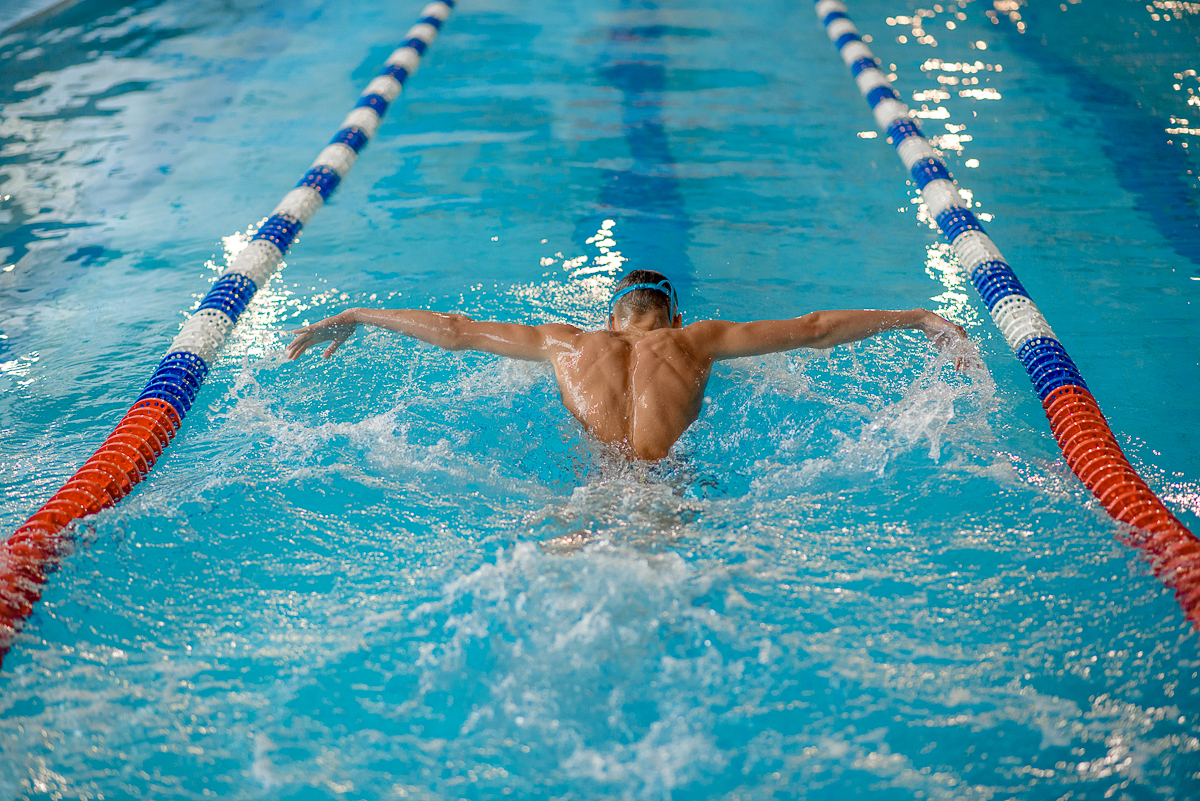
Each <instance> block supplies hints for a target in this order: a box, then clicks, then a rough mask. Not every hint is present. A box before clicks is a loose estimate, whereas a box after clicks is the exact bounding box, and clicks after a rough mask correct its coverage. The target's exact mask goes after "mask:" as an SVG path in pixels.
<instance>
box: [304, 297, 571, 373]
mask: <svg viewBox="0 0 1200 801" xmlns="http://www.w3.org/2000/svg"><path fill="white" fill-rule="evenodd" d="M360 325H370V326H375V327H377V328H384V329H387V330H388V331H395V332H396V333H398V334H403V335H405V336H410V337H413V338H414V339H419V340H421V341H422V342H428V343H429V344H431V345H436V346H437V347H439V348H444V349H445V350H478V351H484V352H485V353H495V354H497V355H500V356H507V357H509V358H512V359H527V360H532V361H544V360H547V359H550V358H552V357H553V356H554V354H555V353H556V352H558V350H559V348H560V346H562V345H564V344H565V342H566V340H568V339H570V338H571V337H572V336H573V335H575V334H578V333H579V329H577V328H575V327H574V326H569V325H522V324H520V323H492V322H481V321H478V320H472V319H471V318H470V317H467V316H465V315H462V314H444V313H442V312H435V311H426V310H424V309H361V308H360V309H347V310H346V311H344V312H342V313H341V314H336V315H334V316H333V317H327V318H326V319H324V320H321V321H320V322H318V323H313V324H312V325H307V326H304V327H303V328H298V329H296V330H295V331H294V332H293V333H295V334H296V335H297V336H296V338H295V339H294V340H293V341H292V343H291V344H290V345H288V348H287V357H288V358H289V359H295V358H296V357H298V356H299V355H300V354H302V353H304V351H306V350H308V349H309V348H310V347H312V346H313V345H316V344H318V343H320V342H330V343H331V344H330V345H329V347H327V348H326V349H325V353H324V354H323V355H324V357H325V358H326V359H328V358H330V357H331V356H333V354H334V352H335V351H337V349H338V348H339V347H341V345H342V344H343V343H344V342H345V341H346V340H348V339H349V338H350V337H351V336H352V335H353V334H354V332H355V330H356V329H357V328H358V326H360Z"/></svg>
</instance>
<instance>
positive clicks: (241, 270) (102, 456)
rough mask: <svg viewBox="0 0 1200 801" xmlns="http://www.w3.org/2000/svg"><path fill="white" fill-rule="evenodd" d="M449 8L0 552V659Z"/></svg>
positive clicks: (410, 45)
mask: <svg viewBox="0 0 1200 801" xmlns="http://www.w3.org/2000/svg"><path fill="white" fill-rule="evenodd" d="M453 7H454V0H438V2H433V3H430V4H429V5H427V6H425V8H424V9H423V10H422V11H421V17H420V19H419V20H418V21H417V23H416V24H415V25H413V26H412V28H410V29H409V31H408V33H407V34H405V38H404V44H402V45H401V46H400V47H399V48H397V49H396V50H395V51H394V52H393V53H392V54H391V56H389V57H388V59H387V63H386V64H385V65H384V67H383V69H382V70H381V71H380V73H379V74H378V75H377V76H376V77H375V78H374V79H373V80H372V81H371V82H370V83H369V84H368V85H367V87H366V89H365V90H364V91H363V93H362V94H361V95H360V96H359V99H358V101H357V103H355V105H354V108H353V109H352V110H351V111H350V113H349V115H348V116H347V117H346V119H345V120H344V121H343V122H342V124H341V125H340V126H339V128H338V131H337V133H336V134H334V137H333V139H332V140H331V141H330V143H329V144H328V145H327V146H326V147H325V149H324V150H322V151H321V152H320V154H319V155H318V156H317V159H316V161H315V162H313V165H312V167H311V168H310V169H309V170H308V171H307V172H306V173H305V174H304V176H303V177H302V178H301V179H300V182H299V183H298V184H296V186H295V188H294V189H292V190H291V191H290V192H288V193H287V194H286V195H284V197H283V200H281V201H280V202H279V205H277V206H276V207H275V210H274V211H272V212H271V214H270V215H269V216H268V217H267V219H266V220H265V221H264V222H263V223H262V225H260V226H259V228H258V230H257V231H256V232H255V233H254V235H253V236H252V237H251V239H250V242H249V243H248V244H247V245H246V247H245V248H243V249H242V250H241V252H240V253H238V254H237V256H236V257H235V258H234V259H233V262H232V263H231V264H230V265H229V266H228V267H227V268H226V269H225V270H224V271H223V272H222V273H221V275H220V277H219V278H218V279H217V281H216V283H214V284H213V285H212V287H211V288H210V289H209V291H208V293H207V294H206V295H205V296H204V299H203V300H201V301H200V305H199V307H198V308H197V309H196V311H195V312H193V313H192V315H191V316H190V317H189V318H188V319H187V322H185V323H184V324H183V328H182V329H181V330H180V332H179V334H178V336H176V337H175V340H174V341H173V342H172V343H171V347H170V348H169V349H168V350H167V354H166V355H165V356H164V357H163V359H162V361H161V362H159V365H158V367H157V368H156V369H155V371H154V373H153V374H152V375H151V376H150V380H149V381H148V382H147V383H146V386H145V388H144V389H143V390H142V393H141V394H140V395H139V396H138V398H137V400H136V401H135V402H134V404H133V406H132V408H130V410H129V411H128V412H127V413H126V414H125V417H124V418H122V420H121V422H120V423H119V424H118V425H117V427H116V429H115V430H114V431H113V433H112V434H110V435H109V436H108V438H107V439H106V440H105V441H104V444H103V445H101V446H100V448H99V449H98V450H97V451H96V452H95V453H94V454H93V455H92V457H91V458H90V459H88V460H87V461H86V462H85V463H84V465H83V467H81V468H80V469H79V471H77V472H76V473H75V475H74V476H72V477H71V479H70V480H68V481H67V482H66V484H64V485H63V486H62V487H61V488H60V489H59V491H58V492H56V493H55V494H54V495H53V496H52V497H51V498H50V500H49V501H47V502H46V503H45V504H43V506H42V507H41V508H40V509H38V511H37V512H35V513H34V514H33V515H32V516H30V518H29V519H28V520H26V521H25V523H24V524H23V525H22V526H21V527H20V528H18V529H17V530H16V531H15V532H13V534H12V536H10V537H9V538H8V539H7V540H5V542H4V543H3V544H0V656H3V654H4V653H5V651H7V649H8V648H9V647H10V646H11V644H12V642H13V640H14V638H15V637H16V635H17V632H18V631H19V630H20V628H21V626H22V625H23V621H24V620H25V619H26V618H27V617H28V616H29V615H30V614H31V613H32V611H33V606H34V604H35V603H36V602H37V600H38V599H39V598H40V597H41V587H42V585H44V584H45V581H46V575H47V573H48V572H49V571H50V570H51V569H52V568H53V566H54V564H55V563H56V560H57V559H58V558H59V555H60V553H61V550H62V545H63V543H64V541H65V539H66V530H67V527H68V526H69V525H70V524H71V522H72V521H74V520H77V519H79V518H81V517H85V516H86V515H89V514H93V513H95V512H98V511H100V510H101V509H104V508H106V507H108V506H112V505H113V504H115V503H116V502H117V501H119V500H120V499H121V498H123V497H124V496H125V495H126V494H128V493H129V492H130V491H131V490H132V489H133V486H134V485H136V484H137V483H138V482H139V481H141V480H142V479H143V478H144V477H145V476H146V474H147V473H148V472H149V470H150V468H151V467H152V466H153V465H154V462H155V461H156V460H157V459H158V457H159V456H160V455H161V454H162V451H163V449H164V448H166V446H167V445H168V444H169V443H170V441H171V438H172V437H174V436H175V433H176V432H177V431H178V430H179V427H180V426H181V425H182V424H183V419H184V418H185V417H186V416H187V414H188V412H190V411H191V408H192V405H193V404H194V403H195V401H196V397H197V395H198V393H199V392H200V386H201V384H203V383H204V379H205V377H207V376H208V373H209V369H210V368H211V366H212V364H213V361H214V359H215V358H216V355H217V353H218V352H219V351H220V349H221V346H222V345H223V344H224V342H225V340H226V338H227V337H228V336H229V333H230V331H232V330H233V327H234V325H236V324H237V321H238V318H239V317H241V315H242V314H243V313H244V312H245V311H246V307H247V306H248V305H249V304H250V302H251V300H253V298H254V295H255V293H257V292H258V290H259V289H261V288H262V287H263V286H265V285H266V283H267V281H269V280H270V278H271V276H272V275H274V274H275V271H276V270H277V269H278V267H279V264H280V262H282V260H283V256H284V254H285V253H287V252H288V249H289V248H290V247H291V246H292V243H294V242H295V241H296V237H298V236H299V235H300V231H301V229H303V228H304V226H305V225H307V224H308V223H309V221H310V220H312V218H313V215H315V214H316V213H317V211H319V210H320V208H321V206H322V205H323V204H324V203H325V201H326V200H328V199H329V196H330V194H331V193H332V192H333V191H334V190H335V189H336V188H337V186H338V184H340V183H341V181H342V180H343V179H344V178H345V177H346V175H347V174H348V173H349V172H350V169H351V168H352V167H353V166H354V162H355V160H356V159H357V158H358V154H359V153H360V152H361V151H362V149H363V148H364V147H365V146H366V144H367V142H369V141H370V140H371V137H372V136H374V135H375V131H376V130H377V129H378V128H379V124H380V121H381V120H382V118H383V115H384V114H385V113H386V112H387V110H388V108H389V107H390V106H391V105H392V104H393V103H394V102H395V101H396V99H397V98H398V97H399V96H400V92H401V90H402V89H403V86H404V82H405V81H406V80H407V79H408V78H409V77H411V76H412V75H413V74H414V73H415V72H416V71H417V67H418V66H419V65H420V62H421V55H422V54H423V53H424V52H425V51H426V49H427V48H428V47H429V45H430V44H432V43H433V40H434V39H435V38H437V35H438V31H439V30H440V29H441V27H442V23H443V22H444V21H445V20H446V18H447V17H448V16H449V15H450V10H451V9H452V8H453Z"/></svg>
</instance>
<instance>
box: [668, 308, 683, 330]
mask: <svg viewBox="0 0 1200 801" xmlns="http://www.w3.org/2000/svg"><path fill="white" fill-rule="evenodd" d="M671 327H672V328H683V312H679V314H676V315H675V319H674V320H672V321H671Z"/></svg>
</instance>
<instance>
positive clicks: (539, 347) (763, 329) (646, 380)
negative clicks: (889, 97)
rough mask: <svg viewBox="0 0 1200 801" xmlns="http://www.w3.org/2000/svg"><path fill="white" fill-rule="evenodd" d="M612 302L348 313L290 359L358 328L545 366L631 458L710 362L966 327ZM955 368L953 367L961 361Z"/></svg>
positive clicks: (586, 419)
mask: <svg viewBox="0 0 1200 801" xmlns="http://www.w3.org/2000/svg"><path fill="white" fill-rule="evenodd" d="M624 305H625V304H623V303H621V302H618V304H617V307H616V309H615V311H614V314H613V316H612V317H611V318H610V320H609V323H610V330H608V331H584V330H582V329H579V328H576V327H575V326H572V325H562V324H551V325H536V326H535V325H521V324H519V323H493V322H479V321H476V320H472V319H471V318H469V317H465V316H463V315H461V314H443V313H441V312H431V311H423V310H420V309H394V310H388V309H348V310H346V311H344V312H342V313H341V314H337V315H335V316H333V317H328V318H326V319H324V320H321V321H320V322H318V323H314V324H312V325H308V326H305V327H303V328H299V329H296V331H295V332H294V333H295V334H296V335H297V336H296V339H295V340H293V341H292V343H291V344H290V345H288V348H287V356H288V358H289V359H295V358H297V357H298V356H300V354H302V353H304V351H306V350H308V349H309V348H310V347H312V346H313V345H316V344H318V343H324V342H329V343H330V344H329V346H328V347H326V348H325V353H324V357H325V358H326V359H328V358H330V357H331V356H332V355H333V354H334V352H335V351H336V350H337V349H338V348H339V347H340V346H341V345H342V344H343V343H344V342H345V341H346V340H347V339H349V338H350V336H352V335H353V334H354V331H355V330H356V329H357V327H358V326H360V325H370V326H376V327H379V328H385V329H387V330H389V331H395V332H397V333H399V334H404V335H406V336H411V337H414V338H416V339H420V340H422V341H424V342H428V343H430V344H432V345H436V346H437V347H440V348H444V349H446V350H478V351H484V352H486V353H495V354H498V355H500V356H507V357H509V358H513V359H527V360H532V361H544V362H549V363H550V364H551V365H553V367H554V376H555V379H556V380H557V382H558V390H559V393H560V395H561V396H562V401H563V405H564V406H566V408H567V410H568V411H569V412H571V414H573V415H575V418H576V419H577V420H579V422H580V423H581V424H582V425H583V427H584V428H585V429H587V431H588V432H589V433H590V434H591V435H592V436H594V437H596V438H597V439H599V440H600V441H602V442H606V443H610V444H612V445H614V446H616V447H617V448H618V449H619V450H621V451H622V452H624V453H625V454H627V455H628V456H630V457H632V458H636V459H645V460H653V459H662V458H663V457H665V456H666V455H667V453H668V452H669V451H670V450H671V446H672V445H674V444H675V442H676V441H677V440H678V439H679V438H680V437H681V436H682V435H683V432H684V431H686V430H687V427H688V426H690V425H691V424H692V423H693V422H695V421H696V418H697V417H699V415H700V409H701V405H702V402H703V398H704V388H705V386H706V385H707V384H708V378H709V375H710V373H711V372H712V366H713V363H714V362H716V361H720V360H721V359H736V358H739V357H741V356H757V355H760V354H764V353H774V352H777V351H787V350H794V349H796V348H831V347H833V346H834V345H840V344H842V343H845V342H854V341H857V340H860V339H865V338H867V337H870V336H874V335H875V334H879V333H882V332H884V331H894V330H896V329H900V328H908V329H914V330H918V331H922V332H924V333H925V334H926V335H927V336H928V337H929V338H930V339H931V340H932V341H933V342H934V344H935V345H937V346H938V347H940V348H943V349H947V348H954V347H955V346H956V345H957V344H958V343H960V342H963V341H964V340H965V339H966V332H965V331H963V329H962V328H961V327H960V326H958V325H955V324H954V323H951V322H949V321H947V320H945V319H943V318H941V317H939V316H938V315H936V314H934V313H933V312H929V311H925V310H924V309H912V310H909V311H877V310H873V309H858V310H841V311H818V312H811V313H809V314H806V315H804V316H803V317H796V318H794V319H790V320H758V321H755V322H750V323H736V322H730V321H727V320H701V321H699V322H695V323H692V324H690V325H688V326H684V325H683V318H682V316H681V315H676V316H675V318H674V319H670V318H669V317H668V313H667V311H666V310H665V309H662V310H650V311H646V312H641V313H636V312H632V311H629V310H627V309H626V308H624ZM959 361H960V365H959V366H960V367H961V359H960V360H959Z"/></svg>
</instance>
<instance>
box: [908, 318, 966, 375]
mask: <svg viewBox="0 0 1200 801" xmlns="http://www.w3.org/2000/svg"><path fill="white" fill-rule="evenodd" d="M921 311H923V312H924V315H923V316H922V319H921V321H920V323H919V324H918V325H917V328H918V329H919V330H921V331H922V332H924V334H925V336H927V337H929V341H930V342H932V343H933V346H934V347H935V348H937V349H938V350H939V351H941V352H942V353H947V354H950V355H953V356H954V357H955V359H954V369H955V370H957V371H958V372H960V373H961V372H962V371H963V370H965V369H966V368H967V367H968V366H970V365H972V364H974V363H975V362H976V361H978V357H974V356H972V355H970V354H968V353H967V351H968V350H973V349H972V348H970V342H971V340H970V339H969V338H968V337H967V330H966V329H965V328H963V327H962V326H961V325H958V324H957V323H952V322H950V321H949V320H947V319H946V318H945V317H942V316H940V315H937V314H934V313H933V312H931V311H925V310H924V309H922V310H921ZM959 354H963V355H959Z"/></svg>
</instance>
